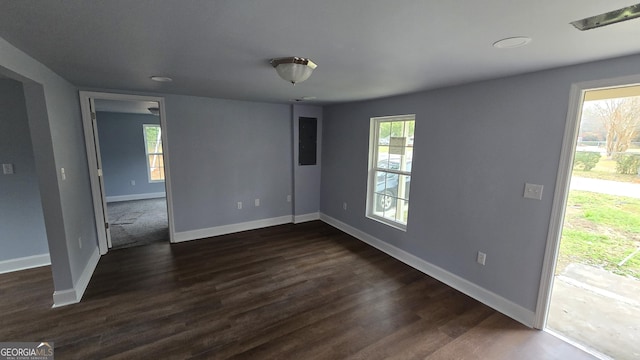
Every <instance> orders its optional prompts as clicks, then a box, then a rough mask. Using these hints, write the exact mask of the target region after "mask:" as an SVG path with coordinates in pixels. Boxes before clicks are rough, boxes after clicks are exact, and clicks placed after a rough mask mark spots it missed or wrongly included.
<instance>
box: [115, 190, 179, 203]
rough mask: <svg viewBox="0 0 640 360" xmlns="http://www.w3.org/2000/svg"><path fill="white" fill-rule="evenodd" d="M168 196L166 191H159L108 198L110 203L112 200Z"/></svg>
mask: <svg viewBox="0 0 640 360" xmlns="http://www.w3.org/2000/svg"><path fill="white" fill-rule="evenodd" d="M166 196H167V193H165V192H157V193H147V194H131V195H118V196H107V197H106V200H107V202H108V203H110V202H118V201H131V200H145V199H157V198H163V197H166Z"/></svg>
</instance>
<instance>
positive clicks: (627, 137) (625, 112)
mask: <svg viewBox="0 0 640 360" xmlns="http://www.w3.org/2000/svg"><path fill="white" fill-rule="evenodd" d="M585 109H586V111H587V113H588V114H589V115H593V116H595V117H597V118H598V119H599V120H600V121H601V122H602V124H603V126H604V127H605V129H606V131H607V135H606V142H607V156H608V157H611V156H612V155H613V154H614V153H622V152H625V151H627V149H628V148H629V144H631V141H632V140H633V139H634V138H636V136H638V133H639V130H640V96H635V97H626V98H615V99H607V100H598V101H590V102H588V103H585Z"/></svg>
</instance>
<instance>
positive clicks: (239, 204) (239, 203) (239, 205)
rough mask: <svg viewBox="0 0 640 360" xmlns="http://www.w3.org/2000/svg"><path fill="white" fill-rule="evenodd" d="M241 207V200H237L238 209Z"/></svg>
mask: <svg viewBox="0 0 640 360" xmlns="http://www.w3.org/2000/svg"><path fill="white" fill-rule="evenodd" d="M240 209H242V201H238V210H240Z"/></svg>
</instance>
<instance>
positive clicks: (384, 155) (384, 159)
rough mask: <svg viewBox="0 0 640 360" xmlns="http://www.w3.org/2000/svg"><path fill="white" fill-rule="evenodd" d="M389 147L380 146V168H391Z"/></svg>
mask: <svg viewBox="0 0 640 360" xmlns="http://www.w3.org/2000/svg"><path fill="white" fill-rule="evenodd" d="M388 164H389V146H378V165H377V166H378V168H380V169H388V168H389V165H388Z"/></svg>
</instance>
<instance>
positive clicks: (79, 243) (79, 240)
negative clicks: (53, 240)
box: [78, 236, 82, 249]
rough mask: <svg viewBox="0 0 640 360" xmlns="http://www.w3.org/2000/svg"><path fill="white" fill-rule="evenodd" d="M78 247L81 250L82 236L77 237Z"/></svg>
mask: <svg viewBox="0 0 640 360" xmlns="http://www.w3.org/2000/svg"><path fill="white" fill-rule="evenodd" d="M78 246H79V247H80V249H82V236H78Z"/></svg>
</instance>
